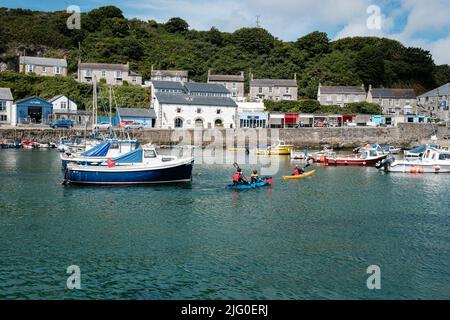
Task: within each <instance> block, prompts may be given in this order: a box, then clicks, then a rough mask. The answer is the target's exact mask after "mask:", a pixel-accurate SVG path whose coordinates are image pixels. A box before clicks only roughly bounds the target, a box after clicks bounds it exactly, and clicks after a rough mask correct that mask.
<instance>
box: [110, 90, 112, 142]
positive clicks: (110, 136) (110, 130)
mask: <svg viewBox="0 0 450 320" xmlns="http://www.w3.org/2000/svg"><path fill="white" fill-rule="evenodd" d="M109 136H110V138H112V86H109Z"/></svg>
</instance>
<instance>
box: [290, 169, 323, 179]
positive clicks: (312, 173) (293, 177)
mask: <svg viewBox="0 0 450 320" xmlns="http://www.w3.org/2000/svg"><path fill="white" fill-rule="evenodd" d="M315 173H316V170H312V171H308V172H305V173H304V174H300V175H298V176H283V179H284V180H300V179H304V178H306V177H310V176H312V175H314V174H315Z"/></svg>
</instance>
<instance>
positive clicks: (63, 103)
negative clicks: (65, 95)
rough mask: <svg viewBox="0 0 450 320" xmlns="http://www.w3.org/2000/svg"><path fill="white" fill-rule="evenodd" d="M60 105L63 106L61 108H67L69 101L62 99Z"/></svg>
mask: <svg viewBox="0 0 450 320" xmlns="http://www.w3.org/2000/svg"><path fill="white" fill-rule="evenodd" d="M60 106H61V109H67V102H66V101H61V103H60Z"/></svg>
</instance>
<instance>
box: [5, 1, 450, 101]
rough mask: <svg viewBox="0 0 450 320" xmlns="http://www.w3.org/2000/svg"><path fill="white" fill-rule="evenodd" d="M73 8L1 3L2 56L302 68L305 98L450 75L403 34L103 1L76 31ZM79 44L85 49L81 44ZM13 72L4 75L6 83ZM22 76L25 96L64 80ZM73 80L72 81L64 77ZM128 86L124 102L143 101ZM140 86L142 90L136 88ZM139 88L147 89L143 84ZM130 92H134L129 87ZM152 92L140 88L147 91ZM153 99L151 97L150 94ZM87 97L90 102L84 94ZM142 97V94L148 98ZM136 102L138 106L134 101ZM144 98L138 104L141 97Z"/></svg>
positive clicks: (142, 66) (146, 72) (265, 71)
mask: <svg viewBox="0 0 450 320" xmlns="http://www.w3.org/2000/svg"><path fill="white" fill-rule="evenodd" d="M68 17H69V14H68V13H66V12H35V11H30V10H23V9H6V8H0V20H1V21H2V23H1V26H0V62H3V63H6V64H7V65H8V67H9V68H10V69H12V70H18V57H17V56H18V55H19V54H20V53H24V52H25V53H26V54H27V55H39V56H46V57H63V56H67V59H68V63H69V73H70V74H74V73H76V69H77V62H78V59H81V60H82V61H83V62H104V63H126V62H127V61H129V62H130V66H131V68H132V69H134V70H136V71H138V72H140V73H141V74H142V75H143V78H144V79H149V78H150V70H151V66H152V65H154V67H155V68H161V69H171V68H175V69H186V70H189V75H190V78H191V79H192V80H194V81H206V79H207V74H208V69H212V72H213V73H225V74H238V73H239V72H240V71H246V73H245V74H246V82H247V86H248V71H249V70H251V71H252V72H253V74H254V77H255V78H292V77H293V74H294V73H297V77H298V85H299V98H301V99H315V98H316V95H317V87H318V84H319V82H321V83H322V84H323V85H358V86H359V85H361V83H364V84H365V85H366V86H368V85H369V84H372V85H373V86H375V87H379V86H384V87H402V88H414V89H415V90H416V93H417V94H420V93H423V92H425V91H427V90H429V89H433V88H435V87H437V86H438V85H441V84H444V83H447V82H450V67H449V66H448V65H441V66H437V65H435V63H434V61H433V58H432V56H431V55H430V53H429V52H428V51H425V50H423V49H420V48H409V47H405V46H404V45H402V44H401V43H400V42H398V41H394V40H390V39H385V38H383V39H381V38H374V37H354V38H345V39H341V40H337V41H330V39H329V37H328V35H327V34H326V33H323V32H318V31H316V32H313V33H311V34H308V35H305V36H301V35H299V36H300V37H299V39H298V40H297V41H292V42H286V41H281V40H279V39H277V38H276V37H274V36H273V35H271V34H270V33H269V32H268V31H267V30H265V29H262V28H242V29H239V30H236V31H235V32H232V33H227V32H221V31H220V30H218V29H217V28H216V27H212V28H211V29H210V30H209V31H197V30H192V29H190V28H189V24H188V22H186V21H184V20H183V19H181V18H178V17H175V18H171V19H170V20H169V21H167V22H166V23H158V22H156V21H154V20H149V21H141V20H138V19H126V18H125V17H124V15H123V13H122V11H121V10H120V9H119V8H116V7H113V6H107V7H101V8H98V9H94V10H92V11H90V12H88V13H82V16H81V29H80V30H69V29H68V28H67V27H66V21H67V18H68ZM79 44H80V47H81V50H79ZM11 77H13V75H10V74H7V75H5V74H4V73H3V74H0V85H6V84H8V83H10V82H8V80H7V79H8V78H9V79H11ZM27 79H28V78H23V79H22V78H21V79H20V81H19V82H18V83H17V84H16V85H15V87H14V91H15V94H17V93H18V92H19V93H20V94H19V96H20V97H22V96H23V95H29V94H31V93H35V92H36V93H42V94H44V95H45V93H44V91H39V86H42V82H48V83H46V84H45V87H46V88H49V90H50V91H51V92H55V93H56V92H57V90H56V89H58V90H59V89H60V87H59V86H63V87H65V88H66V84H65V83H63V84H58V83H57V82H56V81H53V80H39V81H38V80H36V79H30V80H27ZM65 81H69V82H70V81H71V80H65ZM72 89H73V90H74V94H72V96H77V95H79V96H80V99H82V98H81V97H84V98H83V99H84V100H86V102H85V103H84V102H83V103H82V104H83V105H84V106H86V107H88V106H89V103H88V101H87V99H88V98H87V97H85V94H88V93H89V88H88V87H86V88H85V87H84V86H82V85H78V84H73V85H72V84H70V85H69V84H67V88H66V90H67V91H64V90H63V91H58V93H64V92H69V93H70V90H72ZM130 90H131V91H133V89H131V88H127V89H124V93H123V95H124V97H125V98H124V102H123V103H124V106H134V105H135V104H136V103H137V102H136V101H135V100H134V99H133V98H132V97H129V96H128V95H127V94H130V95H131V94H132V95H135V94H136V93H135V92H131V91H130ZM136 90H138V89H136ZM139 90H140V89H139ZM125 91H130V92H131V93H130V92H127V93H125ZM147 94H148V93H145V92H144V93H140V94H138V95H137V97H139V99H140V98H141V97H147ZM145 99H148V98H144V99H143V100H145ZM84 100H83V101H84ZM141 102H142V101H141ZM131 104H133V105H131ZM137 105H139V103H137Z"/></svg>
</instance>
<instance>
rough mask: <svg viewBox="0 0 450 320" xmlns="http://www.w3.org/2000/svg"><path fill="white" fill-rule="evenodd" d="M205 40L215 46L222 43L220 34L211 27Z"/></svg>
mask: <svg viewBox="0 0 450 320" xmlns="http://www.w3.org/2000/svg"><path fill="white" fill-rule="evenodd" d="M207 39H208V41H209V42H211V43H212V44H215V45H216V46H220V45H222V43H223V37H222V33H221V32H220V31H219V29H217V28H216V27H212V28H211V29H210V30H209V32H208V35H207Z"/></svg>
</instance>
